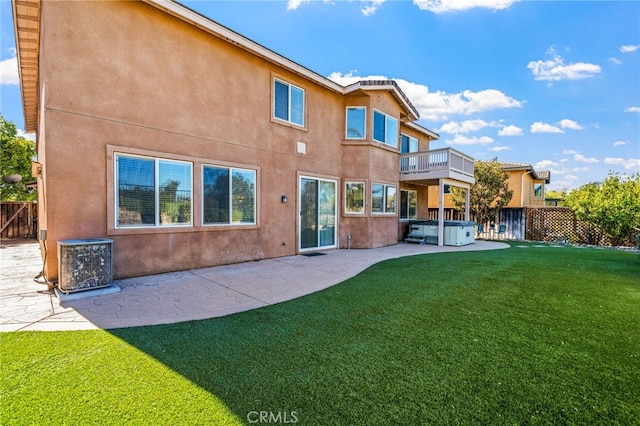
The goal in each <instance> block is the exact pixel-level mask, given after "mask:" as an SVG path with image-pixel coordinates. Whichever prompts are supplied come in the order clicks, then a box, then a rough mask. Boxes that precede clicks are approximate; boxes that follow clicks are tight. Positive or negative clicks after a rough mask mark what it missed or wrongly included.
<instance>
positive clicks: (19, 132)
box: [16, 129, 36, 142]
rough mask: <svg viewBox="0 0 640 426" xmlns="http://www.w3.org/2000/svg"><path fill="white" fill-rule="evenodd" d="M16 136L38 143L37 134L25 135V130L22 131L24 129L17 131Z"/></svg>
mask: <svg viewBox="0 0 640 426" xmlns="http://www.w3.org/2000/svg"><path fill="white" fill-rule="evenodd" d="M16 136H19V137H23V138H25V139H28V140H30V141H33V142H35V141H36V134H35V133H25V132H24V130H22V129H16Z"/></svg>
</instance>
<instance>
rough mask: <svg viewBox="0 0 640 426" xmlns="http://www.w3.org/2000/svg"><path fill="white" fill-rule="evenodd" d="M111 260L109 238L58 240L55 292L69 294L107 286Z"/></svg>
mask: <svg viewBox="0 0 640 426" xmlns="http://www.w3.org/2000/svg"><path fill="white" fill-rule="evenodd" d="M112 259H113V240H110V239H108V238H91V239H84V240H63V241H58V289H59V290H60V291H62V292H64V293H72V292H75V291H82V290H92V289H95V288H101V287H108V286H110V285H111V282H112V279H113V269H112V265H113V261H112Z"/></svg>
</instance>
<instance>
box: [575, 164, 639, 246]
mask: <svg viewBox="0 0 640 426" xmlns="http://www.w3.org/2000/svg"><path fill="white" fill-rule="evenodd" d="M565 203H566V204H567V206H569V207H570V208H571V209H572V210H573V211H574V213H575V215H576V217H577V218H578V219H580V220H582V221H584V222H587V223H590V224H592V225H596V226H598V227H599V228H600V229H602V231H603V232H604V233H605V234H606V235H607V236H608V237H609V238H610V239H611V243H612V244H613V245H621V244H623V243H624V242H626V241H627V240H629V239H631V238H632V236H633V235H634V233H636V232H637V231H636V230H638V229H640V174H634V175H631V176H627V175H622V176H621V175H620V174H618V173H609V176H608V177H607V178H606V179H605V180H604V181H603V182H595V183H588V184H586V185H582V186H581V187H579V188H577V189H574V190H573V191H571V192H569V194H568V195H567V197H566V199H565Z"/></svg>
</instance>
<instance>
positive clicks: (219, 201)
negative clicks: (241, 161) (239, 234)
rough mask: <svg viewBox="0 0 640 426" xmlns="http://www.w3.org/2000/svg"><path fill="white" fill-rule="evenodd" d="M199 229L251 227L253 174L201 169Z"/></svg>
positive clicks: (252, 218)
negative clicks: (200, 218) (222, 226)
mask: <svg viewBox="0 0 640 426" xmlns="http://www.w3.org/2000/svg"><path fill="white" fill-rule="evenodd" d="M202 223H203V225H255V223H256V171H255V170H248V169H238V168H233V167H220V166H213V165H203V166H202Z"/></svg>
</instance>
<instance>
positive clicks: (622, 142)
mask: <svg viewBox="0 0 640 426" xmlns="http://www.w3.org/2000/svg"><path fill="white" fill-rule="evenodd" d="M628 143H629V141H615V142H614V143H613V146H623V145H627V144H628Z"/></svg>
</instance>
